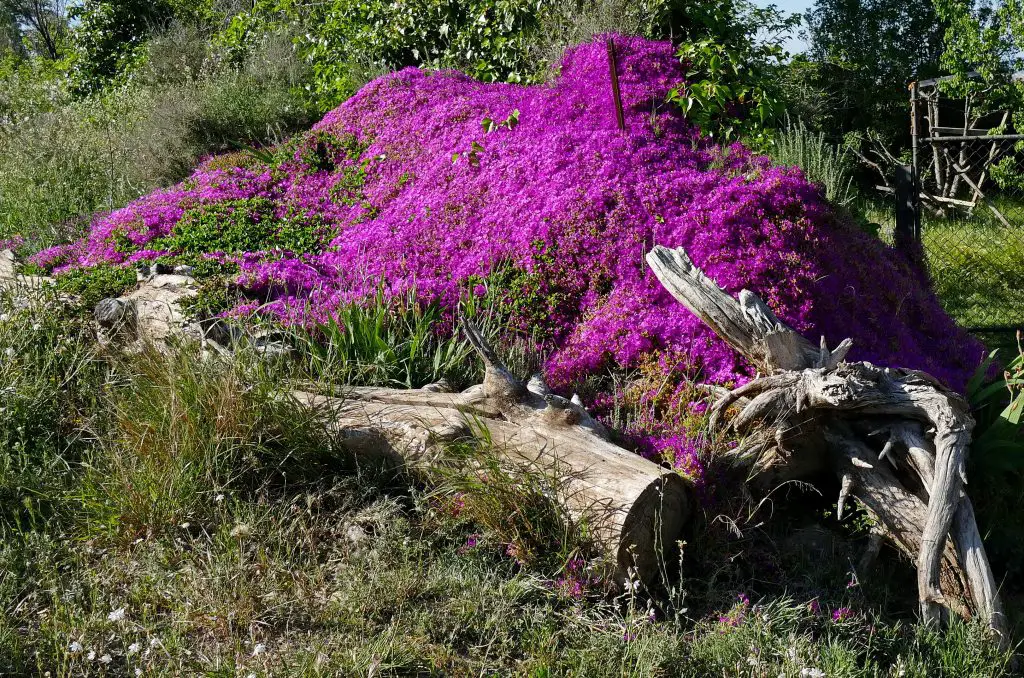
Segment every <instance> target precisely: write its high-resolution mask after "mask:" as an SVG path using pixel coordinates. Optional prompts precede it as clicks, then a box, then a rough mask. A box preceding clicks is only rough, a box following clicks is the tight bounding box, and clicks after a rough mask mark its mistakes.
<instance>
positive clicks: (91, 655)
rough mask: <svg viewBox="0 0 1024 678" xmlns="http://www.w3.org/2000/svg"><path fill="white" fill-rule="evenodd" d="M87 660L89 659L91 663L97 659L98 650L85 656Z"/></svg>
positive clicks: (90, 651) (91, 651)
mask: <svg viewBox="0 0 1024 678" xmlns="http://www.w3.org/2000/svg"><path fill="white" fill-rule="evenodd" d="M85 658H86V659H88V660H89V661H92V660H93V659H96V650H89V654H87V655H86V656H85Z"/></svg>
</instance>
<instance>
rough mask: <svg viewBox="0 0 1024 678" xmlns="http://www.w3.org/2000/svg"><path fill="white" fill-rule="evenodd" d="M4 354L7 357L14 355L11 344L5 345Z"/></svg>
mask: <svg viewBox="0 0 1024 678" xmlns="http://www.w3.org/2000/svg"><path fill="white" fill-rule="evenodd" d="M4 354H5V355H6V356H7V357H8V358H13V357H14V348H13V347H11V346H8V347H7V348H6V349H5V350H4Z"/></svg>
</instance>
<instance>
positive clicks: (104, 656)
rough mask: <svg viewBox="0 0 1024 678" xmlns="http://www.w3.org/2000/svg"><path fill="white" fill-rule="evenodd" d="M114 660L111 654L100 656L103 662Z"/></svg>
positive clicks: (100, 660) (107, 662)
mask: <svg viewBox="0 0 1024 678" xmlns="http://www.w3.org/2000/svg"><path fill="white" fill-rule="evenodd" d="M112 661H114V658H113V657H111V656H110V655H109V654H105V655H103V656H102V657H100V659H99V662H100V663H101V664H109V663H110V662H112Z"/></svg>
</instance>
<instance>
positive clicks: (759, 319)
mask: <svg viewBox="0 0 1024 678" xmlns="http://www.w3.org/2000/svg"><path fill="white" fill-rule="evenodd" d="M647 261H648V262H649V264H650V266H651V268H652V270H653V271H654V273H655V275H657V276H658V279H659V280H660V281H661V282H662V284H663V285H664V286H665V288H666V289H667V290H669V292H671V293H672V295H673V296H674V297H675V298H676V299H678V300H679V301H680V302H681V303H682V304H683V305H685V306H686V307H687V308H689V309H690V310H691V311H693V313H694V314H695V315H697V316H698V317H699V318H701V319H702V320H703V321H704V322H705V323H707V325H708V326H709V327H710V328H711V329H712V330H714V331H715V333H716V334H718V335H719V336H720V337H721V338H722V339H724V340H725V341H726V342H728V343H729V344H730V345H731V346H732V347H733V348H735V349H736V350H737V351H738V352H740V353H741V354H742V355H743V356H744V357H745V358H746V359H747V360H749V361H750V362H751V363H752V364H753V365H754V366H756V367H757V369H758V371H759V372H760V373H761V374H764V375H767V376H764V377H761V378H758V379H755V380H753V381H751V382H749V383H747V384H745V385H744V386H742V387H740V388H738V389H736V390H734V391H733V392H731V393H729V394H726V395H724V396H723V397H722V398H720V399H719V401H718V402H717V403H715V405H714V407H713V408H712V415H711V424H712V426H715V425H717V424H718V422H719V421H720V419H721V417H722V416H723V415H724V414H725V412H726V411H727V410H729V409H730V408H732V407H733V406H734V405H735V404H736V403H737V402H739V401H740V399H741V398H743V399H746V400H745V402H743V405H742V407H741V409H740V412H739V413H738V414H737V415H736V416H735V417H733V419H732V421H731V422H730V423H731V425H732V426H733V427H734V428H735V429H736V430H737V432H739V433H740V434H745V435H748V436H749V440H750V441H751V442H750V444H747V445H741V446H740V448H739V450H738V452H739V453H740V454H741V455H742V459H743V461H744V462H745V463H749V464H751V465H753V466H754V467H755V468H756V469H761V470H763V469H765V468H769V467H779V466H783V467H785V468H789V469H791V470H793V471H794V472H798V471H799V470H800V469H803V468H813V467H814V463H813V461H814V460H815V459H823V460H826V461H827V463H828V464H829V465H830V466H831V468H832V469H833V471H834V472H835V473H836V475H837V477H838V478H839V479H840V482H841V484H842V488H843V489H842V491H841V494H840V508H842V506H843V505H844V504H845V503H846V500H847V497H849V496H852V497H855V498H856V499H857V500H859V501H860V503H861V504H862V505H863V506H864V507H865V508H866V509H867V510H868V512H869V513H870V514H872V515H873V516H875V518H876V519H877V520H878V522H879V523H880V524H881V525H882V526H883V528H884V529H883V530H882V532H883V533H884V534H885V535H886V536H887V538H889V539H890V540H891V541H892V542H893V543H894V544H895V545H896V546H897V548H899V549H900V550H901V551H903V552H904V553H906V554H907V555H908V557H910V558H911V559H912V560H914V561H915V562H916V563H917V571H918V598H919V601H920V606H921V614H922V617H923V618H924V619H925V620H927V621H939V620H940V619H941V617H942V610H943V608H947V609H949V610H951V611H953V612H954V613H957V614H967V613H968V611H969V605H973V609H974V612H975V613H976V614H978V615H980V616H981V617H982V618H983V619H985V620H986V622H987V623H988V624H989V626H990V627H991V628H992V630H993V631H994V632H995V633H996V634H997V635H998V636H999V639H1000V642H1001V643H1005V642H1006V640H1007V636H1006V621H1005V617H1004V615H1003V612H1002V606H1001V603H1000V601H999V596H998V592H997V590H996V587H995V580H994V577H993V575H992V570H991V567H990V566H989V563H988V559H987V557H986V555H985V549H984V546H983V544H982V542H981V538H980V535H979V533H978V528H977V524H976V522H975V520H974V513H973V509H972V507H971V504H970V500H969V499H967V497H966V495H964V493H963V485H964V484H965V483H966V480H965V477H966V472H965V461H966V455H967V451H968V449H969V447H970V442H971V431H972V430H973V427H974V420H973V419H972V418H971V415H970V412H969V408H968V405H967V403H966V402H965V401H964V400H963V398H961V397H960V396H959V395H958V394H956V393H954V392H952V391H950V390H949V389H947V388H946V387H945V386H943V385H942V384H941V383H940V382H939V381H938V380H936V379H935V378H933V377H931V376H930V375H928V374H925V373H923V372H918V371H915V370H907V369H892V368H882V367H877V366H875V365H872V364H870V363H847V362H844V360H845V356H846V354H847V352H848V351H849V349H850V346H851V345H852V342H851V341H850V340H849V339H846V340H844V341H843V342H841V343H840V344H839V346H838V347H837V348H836V349H835V350H834V351H830V350H829V349H828V348H827V346H826V344H825V339H824V338H822V340H821V345H820V347H819V348H815V347H813V346H812V345H811V343H810V342H808V341H807V340H805V339H803V338H802V337H800V336H799V335H798V334H797V333H796V332H795V331H794V330H793V329H792V328H789V327H788V326H786V325H785V323H783V322H781V321H780V320H779V319H778V317H776V316H775V314H774V313H772V311H771V309H769V308H768V307H767V306H766V305H765V304H764V302H762V301H761V300H760V299H759V298H758V297H757V295H755V294H754V293H752V292H750V291H748V290H743V291H741V292H740V293H739V295H738V299H737V298H733V297H732V296H730V295H729V294H727V293H726V292H725V291H724V290H722V289H721V288H719V287H718V286H717V285H716V284H715V283H714V282H713V281H711V280H710V279H709V278H708V277H707V276H705V275H704V274H703V273H702V272H701V271H700V269H699V268H697V267H696V266H695V265H694V264H693V262H692V261H691V260H690V258H689V257H688V256H687V255H686V253H685V252H684V251H682V250H669V249H667V248H664V247H655V248H654V250H653V251H651V252H650V253H649V254H648V255H647ZM925 429H929V430H933V431H934V434H933V435H932V436H931V437H926V436H924V435H922V434H921V433H920V431H922V430H925ZM866 431H867V432H874V433H888V436H887V437H886V438H885V439H884V440H883V441H882V444H881V445H878V444H877V442H878V441H876V440H875V438H877V436H873V435H871V433H865V432H866ZM808 456H810V457H812V460H811V461H810V462H808V460H807V459H806V457H808ZM889 465H892V466H894V467H895V470H896V471H898V472H899V473H893V472H892V471H890V469H889V468H888V466H889ZM899 477H909V478H913V479H914V480H915V482H914V483H912V486H911V487H909V488H907V487H904V486H903V484H902V483H901V481H900V480H899ZM915 491H916V492H917V494H915Z"/></svg>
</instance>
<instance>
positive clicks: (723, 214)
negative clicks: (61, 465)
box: [41, 37, 981, 388]
mask: <svg viewBox="0 0 1024 678" xmlns="http://www.w3.org/2000/svg"><path fill="white" fill-rule="evenodd" d="M617 44H618V46H619V50H620V53H621V73H622V78H621V84H622V93H623V99H624V106H625V115H626V124H627V131H626V133H625V134H622V133H620V132H619V131H618V129H617V128H616V125H615V122H614V111H613V109H612V107H611V106H609V104H608V101H609V100H608V99H607V98H604V97H599V96H595V94H594V93H595V92H599V91H601V89H602V88H604V91H607V87H608V79H607V75H608V70H607V69H608V62H607V55H606V52H605V46H604V44H603V43H601V42H599V43H591V44H588V45H584V46H581V47H578V48H576V49H574V50H572V51H570V52H569V53H568V55H567V57H566V59H565V61H564V62H563V65H562V71H561V75H560V77H559V79H557V80H556V81H554V82H552V83H550V84H545V85H542V86H536V87H510V86H508V85H500V84H498V85H489V86H488V85H481V84H480V83H478V82H475V81H473V80H471V79H469V78H467V77H465V76H462V75H458V74H434V73H427V72H419V71H412V70H407V71H403V72H401V73H398V74H394V75H392V76H388V77H385V78H382V79H380V80H378V81H376V82H375V83H373V84H372V85H371V86H369V87H367V88H364V89H363V90H362V91H361V92H360V94H359V95H358V96H357V97H354V98H353V99H351V100H350V101H348V102H346V103H345V104H344V105H342V106H341V107H339V108H338V109H337V110H336V111H334V112H332V113H331V114H329V115H328V116H327V117H325V118H324V120H323V121H322V122H321V123H320V124H319V125H317V126H316V128H315V130H314V134H311V135H301V136H300V137H299V138H298V139H297V140H295V142H293V143H292V144H286V145H285V146H283V147H282V150H281V151H280V152H278V153H270V154H262V157H259V158H255V159H254V161H253V162H251V163H248V164H246V165H245V166H241V167H239V166H235V167H233V168H230V169H223V168H222V166H218V167H217V168H216V169H214V168H212V167H206V166H204V167H202V168H200V170H199V171H197V172H196V173H195V174H194V175H193V176H192V177H191V178H190V179H189V180H188V181H187V182H185V183H184V184H182V185H180V186H178V187H175V188H174V189H173V190H170V191H164V192H160V193H155V194H152V195H150V196H147V197H145V198H143V199H141V200H139V201H137V202H136V203H134V204H132V205H131V206H129V207H127V208H125V209H123V210H119V211H118V212H116V213H114V214H112V215H109V216H100V217H99V218H97V219H96V220H95V222H94V223H93V226H92V230H91V235H90V237H89V239H88V241H83V242H82V243H80V245H79V246H78V248H77V249H76V253H75V256H74V257H73V260H72V265H81V264H90V263H93V262H97V261H108V262H110V263H119V262H122V261H125V260H126V259H127V258H129V257H131V256H136V257H143V258H146V257H150V256H152V255H153V254H154V253H153V252H152V251H151V248H154V247H156V248H165V247H168V246H169V245H168V243H169V242H173V241H167V240H166V238H167V237H168V236H171V237H172V238H174V239H177V238H186V239H187V238H189V237H192V236H191V235H189V234H188V233H186V231H189V230H190V228H189V227H188V226H187V225H183V226H180V227H179V226H178V225H179V224H181V223H182V215H184V214H186V213H188V214H193V213H194V212H193V211H192V210H193V209H194V206H195V205H196V204H197V202H199V201H200V200H201V201H202V203H203V204H204V207H203V209H204V210H212V209H215V208H214V207H213V204H215V203H220V204H221V205H222V206H226V205H230V204H233V203H235V202H236V201H238V200H250V199H260V200H265V199H266V197H265V196H275V197H274V203H275V205H274V213H275V215H277V216H278V217H280V216H281V215H287V214H303V215H307V216H318V217H320V218H322V220H323V223H324V225H325V226H326V227H327V228H329V229H330V236H331V238H332V239H331V241H330V247H329V248H327V249H325V250H319V249H317V250H314V251H307V252H293V253H291V254H287V255H282V253H281V252H279V251H277V252H272V253H268V252H261V251H258V250H264V249H266V242H265V241H263V240H260V242H242V241H240V240H239V241H235V240H231V241H230V242H229V241H228V240H225V238H228V236H231V234H234V233H235V232H236V231H238V232H239V233H242V234H243V235H244V231H245V230H246V229H236V228H229V229H226V230H224V229H221V230H219V231H218V230H217V229H213V228H207V227H203V228H201V229H199V231H197V233H196V234H195V237H197V238H199V239H200V240H202V242H201V243H196V244H195V245H194V246H193V245H191V244H186V243H185V241H184V240H181V241H180V242H179V244H178V245H176V246H178V247H183V248H186V249H188V250H189V251H190V252H191V251H196V250H197V249H202V248H209V250H210V251H211V252H213V251H217V250H224V249H227V250H237V249H238V248H240V247H243V246H246V247H253V248H254V249H252V250H250V253H249V254H247V255H245V256H238V257H235V258H234V259H235V260H236V261H237V263H238V264H239V265H240V267H241V271H242V272H241V276H240V278H239V283H240V284H241V285H242V286H243V287H245V288H246V290H247V292H248V293H249V294H251V295H252V296H254V297H256V298H259V299H260V300H261V302H263V301H265V302H266V303H261V304H259V305H258V306H259V308H260V310H261V311H262V312H264V313H266V314H268V315H272V316H274V317H276V318H277V319H279V320H281V321H283V322H285V323H287V324H296V325H298V324H307V323H311V322H312V323H315V322H324V321H326V319H327V318H329V317H331V315H332V314H333V313H335V312H336V311H337V310H338V309H339V308H342V307H344V306H345V305H347V304H350V303H359V302H362V301H366V300H368V299H371V298H372V297H373V296H374V295H376V294H377V293H378V291H379V290H380V289H381V286H383V288H384V292H385V293H386V294H387V295H389V296H390V297H391V298H395V297H398V298H403V297H405V295H407V294H409V293H410V292H411V291H413V290H415V292H416V294H417V295H418V297H419V301H420V302H421V303H424V304H438V305H440V306H442V307H443V308H445V309H454V308H456V306H457V304H458V303H459V301H460V300H462V299H465V298H466V297H467V296H469V295H470V294H472V295H476V294H479V293H486V292H487V287H488V284H489V281H490V280H491V278H492V276H493V278H494V282H495V283H496V284H498V285H499V286H502V284H504V285H505V286H506V287H509V288H510V289H507V290H505V292H507V293H508V296H509V299H508V305H509V307H510V309H512V310H513V311H515V310H516V309H519V312H518V313H514V314H513V315H515V316H517V317H514V318H513V322H514V323H515V324H516V326H517V327H519V328H521V329H524V330H525V329H532V328H528V327H527V326H528V325H530V324H532V323H531V320H532V319H534V318H536V319H537V320H539V321H540V322H541V323H542V327H540V328H539V330H540V331H541V334H542V336H543V337H544V338H545V339H546V340H548V341H549V342H550V345H551V346H552V347H554V348H555V350H553V351H552V354H551V357H550V360H549V362H548V364H547V372H548V376H549V377H550V378H551V380H552V381H553V382H556V383H558V384H559V385H560V386H564V387H566V388H568V387H569V385H570V384H572V383H574V382H576V381H578V380H581V379H584V378H586V377H588V376H592V375H595V374H601V373H604V372H605V371H606V370H607V369H620V368H621V369H632V368H635V367H637V366H638V365H640V364H642V363H643V362H644V361H645V360H648V359H651V356H655V355H657V356H663V357H664V369H665V370H676V369H677V368H678V371H682V372H686V371H688V372H689V373H690V374H693V373H694V372H697V371H703V377H704V378H705V379H713V380H721V381H730V380H734V379H738V378H742V377H743V376H744V375H747V374H749V368H748V367H747V366H745V365H743V364H740V363H738V362H737V360H736V358H735V354H734V352H733V351H732V350H731V349H729V348H728V347H727V346H725V345H724V344H722V343H721V342H720V341H718V340H716V339H714V338H712V337H711V336H710V331H709V330H708V329H707V328H706V327H704V326H703V325H702V323H700V321H699V320H698V319H696V318H695V317H693V316H692V315H691V314H689V313H688V312H687V311H686V310H685V309H684V308H682V307H681V306H679V305H678V304H677V303H676V302H675V301H674V300H672V299H671V298H670V297H669V296H668V295H667V293H665V292H664V290H662V289H661V287H660V286H659V285H658V284H657V282H656V281H655V280H654V279H653V277H652V276H651V275H650V274H649V272H648V270H647V267H646V265H645V264H644V262H643V259H642V257H641V254H642V252H643V251H645V250H646V249H649V247H650V243H651V242H659V243H664V244H666V245H671V246H686V247H687V248H688V249H689V251H690V254H691V255H692V256H693V257H694V259H695V261H696V262H697V263H698V264H699V265H701V266H702V267H704V268H705V269H706V270H707V272H708V273H709V275H712V276H714V277H715V279H716V280H717V281H718V282H719V283H720V284H722V285H723V287H725V288H726V289H727V290H731V291H736V290H738V289H739V288H741V287H748V288H751V289H755V290H757V292H758V293H759V294H760V295H761V296H762V297H764V298H765V299H766V300H767V301H768V303H769V304H771V305H772V306H773V308H774V309H775V310H776V312H778V313H779V314H780V317H782V318H784V319H785V320H786V321H787V322H789V323H790V324H791V325H793V326H794V327H796V328H797V329H798V330H800V331H814V332H815V333H820V334H825V335H826V336H832V337H835V336H840V335H841V336H844V337H845V336H851V337H852V338H853V339H854V342H855V346H856V347H857V348H856V349H855V350H856V351H859V352H860V356H861V357H863V358H866V359H872V360H875V361H878V362H882V363H885V364H900V365H906V366H910V367H917V368H921V369H924V370H926V371H929V372H932V373H934V374H936V375H937V376H938V377H939V378H942V379H946V380H948V381H949V382H950V383H952V384H954V385H956V386H958V387H962V386H963V384H964V383H966V381H967V378H968V377H969V375H970V374H971V373H972V372H973V369H974V367H975V366H976V364H977V363H976V361H977V360H978V359H980V357H981V348H980V346H979V345H978V344H976V343H973V342H972V341H971V340H970V339H969V338H968V337H967V336H966V335H965V334H964V333H963V332H962V331H960V330H958V329H957V328H956V327H955V326H954V325H953V323H952V321H951V320H950V319H949V318H948V317H947V316H946V315H945V314H944V312H943V311H942V309H941V308H940V307H939V305H938V303H937V301H936V300H935V298H934V297H933V296H932V294H931V292H930V291H929V290H928V289H927V288H926V287H925V286H924V285H923V284H922V283H921V282H920V280H919V278H917V277H915V276H914V275H913V274H912V272H911V271H910V270H908V269H907V267H906V263H905V262H904V260H903V259H902V258H901V257H899V256H898V255H896V254H894V253H892V252H889V251H886V250H885V249H884V247H883V246H882V244H881V243H880V242H878V241H877V240H873V239H870V238H868V237H867V236H865V235H863V234H861V233H859V232H858V231H857V229H856V228H855V225H854V224H852V223H851V221H850V220H849V219H848V218H847V217H846V216H845V215H843V214H841V213H837V212H836V211H835V210H834V209H833V208H832V207H831V206H829V205H828V204H827V203H826V202H825V201H824V200H823V197H822V196H821V194H820V192H819V191H818V189H816V188H815V187H814V186H813V185H811V184H810V183H809V182H808V181H807V180H806V178H805V177H804V176H802V175H801V173H800V172H799V171H796V170H792V169H789V168H779V167H772V166H771V163H770V162H769V160H768V159H767V158H764V157H760V156H756V155H752V154H751V153H749V152H748V151H747V150H745V149H744V148H742V147H741V146H738V145H735V146H731V147H726V148H722V147H720V146H718V145H716V144H714V143H712V142H710V141H709V140H707V139H706V138H702V137H701V136H699V134H698V133H697V132H696V131H695V130H694V129H693V127H692V126H691V125H689V124H688V123H687V121H685V120H683V119H682V118H681V116H680V114H679V112H678V111H676V110H675V109H674V108H672V107H668V106H665V105H664V97H665V94H666V93H667V90H668V89H669V88H671V87H672V86H673V85H674V84H675V83H676V82H678V80H679V79H680V78H681V73H682V66H681V65H680V64H679V62H678V61H677V60H676V58H675V54H674V50H673V48H672V46H671V45H669V44H667V43H654V42H648V41H644V40H641V39H636V38H629V39H627V38H621V37H619V38H617ZM659 104H660V105H662V106H664V107H663V108H658V106H659ZM652 107H653V114H652ZM517 110H518V111H520V114H519V115H518V117H516V116H515V111H517ZM512 120H517V121H518V122H517V123H516V124H511V121H512ZM488 121H490V122H488ZM494 121H510V122H509V124H500V123H499V124H497V125H495V124H494ZM351 136H354V137H355V138H356V139H358V144H356V143H354V142H352V141H351V139H349V137H351ZM570 140H571V142H570ZM357 153H358V155H357ZM655 177H658V178H657V179H656V178H655ZM217 209H219V208H217ZM218 223H219V222H218ZM261 228H262V226H261ZM175 229H180V230H179V231H176V230H175ZM172 233H173V235H172ZM207 236H210V237H207ZM231 237H232V238H233V236H231ZM126 241H127V242H128V243H130V245H128V244H126ZM171 253H172V254H173V253H176V252H171ZM52 254H53V253H45V254H43V255H41V258H48V257H50V256H51V255H52ZM517 272H518V273H517ZM502 280H504V281H505V282H504V283H502V282H501V281H502ZM256 307H257V305H256V304H246V305H244V306H242V307H239V308H238V309H237V310H238V312H239V313H245V314H247V313H249V312H251V311H252V310H254V308H256ZM851 308H856V309H857V311H856V312H851ZM540 309H543V310H544V311H546V313H545V312H543V311H540ZM520 323H521V324H520ZM684 362H685V363H686V364H685V365H684V366H682V367H680V364H681V363H684ZM673 373H674V372H673Z"/></svg>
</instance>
